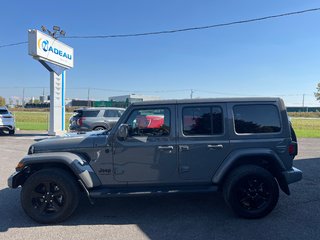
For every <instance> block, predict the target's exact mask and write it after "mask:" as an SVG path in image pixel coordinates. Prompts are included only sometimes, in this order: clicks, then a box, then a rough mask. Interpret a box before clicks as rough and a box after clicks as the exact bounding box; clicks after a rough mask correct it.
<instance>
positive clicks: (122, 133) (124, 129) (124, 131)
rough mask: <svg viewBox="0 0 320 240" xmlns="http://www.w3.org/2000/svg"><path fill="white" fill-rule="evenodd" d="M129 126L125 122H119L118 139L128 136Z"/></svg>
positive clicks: (124, 138)
mask: <svg viewBox="0 0 320 240" xmlns="http://www.w3.org/2000/svg"><path fill="white" fill-rule="evenodd" d="M128 132H129V126H128V125H127V124H121V125H120V126H119V128H118V132H117V136H118V138H119V139H120V140H126V139H127V137H128Z"/></svg>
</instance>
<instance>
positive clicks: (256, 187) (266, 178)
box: [223, 165, 279, 218]
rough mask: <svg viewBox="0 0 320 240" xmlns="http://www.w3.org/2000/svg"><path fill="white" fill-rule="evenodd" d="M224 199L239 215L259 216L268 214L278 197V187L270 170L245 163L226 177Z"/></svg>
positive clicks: (247, 216)
mask: <svg viewBox="0 0 320 240" xmlns="http://www.w3.org/2000/svg"><path fill="white" fill-rule="evenodd" d="M223 194H224V198H225V201H226V202H227V204H228V205H229V206H230V207H231V209H232V210H233V211H234V212H235V213H236V214H237V215H238V216H240V217H244V218H261V217H264V216H266V215H267V214H269V213H270V212H271V211H272V210H273V209H274V207H275V206H276V204H277V202H278V199H279V187H278V183H277V181H276V180H275V178H274V177H273V176H272V174H271V173H270V172H268V171H267V170H265V169H264V168H262V167H258V166H254V165H245V166H242V167H239V168H237V169H235V170H234V171H233V172H232V173H231V174H230V175H229V176H228V178H227V180H226V182H225V184H224V188H223Z"/></svg>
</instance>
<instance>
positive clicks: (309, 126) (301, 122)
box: [14, 111, 320, 138]
mask: <svg viewBox="0 0 320 240" xmlns="http://www.w3.org/2000/svg"><path fill="white" fill-rule="evenodd" d="M14 114H15V117H16V127H17V128H20V129H22V130H48V126H49V119H50V117H49V112H27V111H16V112H14ZM71 115H72V113H66V122H65V126H66V129H67V128H68V125H69V118H70V116H71ZM291 121H292V125H293V128H294V130H295V131H296V134H297V137H298V138H320V118H317V119H314V118H312V119H311V118H310V119H308V118H303V119H301V118H291Z"/></svg>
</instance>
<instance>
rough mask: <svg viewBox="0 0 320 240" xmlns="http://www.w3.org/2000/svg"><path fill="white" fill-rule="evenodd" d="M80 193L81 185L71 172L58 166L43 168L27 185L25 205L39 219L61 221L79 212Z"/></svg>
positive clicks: (29, 214)
mask: <svg viewBox="0 0 320 240" xmlns="http://www.w3.org/2000/svg"><path fill="white" fill-rule="evenodd" d="M79 195H80V190H79V186H78V184H77V182H76V180H75V178H74V177H73V176H72V175H71V174H70V173H69V172H67V171H65V170H63V169H58V168H50V169H42V170H39V171H37V172H35V173H33V174H32V175H31V176H30V177H29V178H28V179H27V180H26V182H25V183H24V184H23V187H22V191H21V204H22V208H23V210H24V211H25V212H26V214H27V215H28V216H29V217H30V218H32V219H33V220H35V221H36V222H39V223H46V224H51V223H58V222H62V221H64V220H66V219H67V218H68V217H69V216H70V215H71V214H72V213H73V212H74V211H75V209H76V208H77V206H78V203H79Z"/></svg>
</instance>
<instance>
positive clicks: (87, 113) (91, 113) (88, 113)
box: [81, 110, 100, 117]
mask: <svg viewBox="0 0 320 240" xmlns="http://www.w3.org/2000/svg"><path fill="white" fill-rule="evenodd" d="M99 112H100V111H99V110H94V111H82V114H81V116H82V117H97V116H98V114H99Z"/></svg>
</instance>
